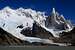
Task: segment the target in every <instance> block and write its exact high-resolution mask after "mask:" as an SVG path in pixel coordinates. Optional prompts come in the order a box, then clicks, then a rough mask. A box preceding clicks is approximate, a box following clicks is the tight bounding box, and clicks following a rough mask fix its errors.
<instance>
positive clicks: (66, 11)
mask: <svg viewBox="0 0 75 50" xmlns="http://www.w3.org/2000/svg"><path fill="white" fill-rule="evenodd" d="M6 6H9V7H11V8H13V9H17V8H19V7H23V8H32V9H34V10H37V11H45V12H46V14H47V15H50V12H51V10H52V8H53V7H54V8H55V9H56V11H58V12H59V13H60V14H63V15H64V16H65V18H66V19H70V20H71V21H72V22H73V23H75V0H0V9H2V8H4V7H6Z"/></svg>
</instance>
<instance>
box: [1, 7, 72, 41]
mask: <svg viewBox="0 0 75 50" xmlns="http://www.w3.org/2000/svg"><path fill="white" fill-rule="evenodd" d="M34 22H36V23H37V25H38V26H40V27H42V28H43V29H45V30H46V31H49V32H50V33H52V35H53V36H54V37H60V36H59V34H60V33H61V32H63V31H65V32H68V31H71V30H72V25H71V23H70V22H67V20H66V19H65V18H64V16H63V15H59V13H58V12H56V11H55V8H53V11H52V13H51V15H50V16H49V17H48V16H46V15H45V14H44V12H40V11H35V10H32V9H24V8H19V9H16V10H14V9H11V8H10V7H5V8H4V9H2V10H0V27H1V28H2V29H4V30H5V31H7V32H9V33H10V34H12V35H13V36H15V37H17V38H19V39H21V40H26V41H29V42H44V41H46V42H48V41H49V40H47V39H45V40H44V41H43V39H41V38H35V37H27V36H24V35H23V34H21V31H22V30H23V29H26V28H30V29H31V30H32V27H33V23H34Z"/></svg>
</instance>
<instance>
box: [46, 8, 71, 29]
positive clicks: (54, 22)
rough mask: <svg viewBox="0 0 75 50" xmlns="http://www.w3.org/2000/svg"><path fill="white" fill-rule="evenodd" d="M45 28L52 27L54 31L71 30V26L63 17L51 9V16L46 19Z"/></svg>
mask: <svg viewBox="0 0 75 50" xmlns="http://www.w3.org/2000/svg"><path fill="white" fill-rule="evenodd" d="M46 27H47V28H51V27H53V28H54V29H56V30H66V29H70V28H72V25H71V23H70V22H68V21H67V20H66V19H65V18H64V16H63V15H59V13H58V12H56V11H55V9H54V8H53V11H52V13H51V15H50V16H49V17H47V19H46Z"/></svg>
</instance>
